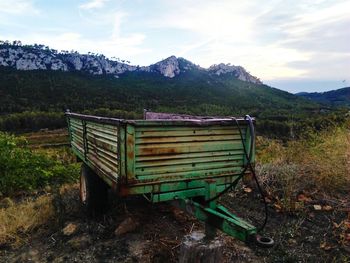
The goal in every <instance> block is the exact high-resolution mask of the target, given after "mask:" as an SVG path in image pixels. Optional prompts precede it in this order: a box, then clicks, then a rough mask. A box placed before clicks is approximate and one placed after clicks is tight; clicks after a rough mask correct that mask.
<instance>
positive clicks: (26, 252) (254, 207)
mask: <svg viewBox="0 0 350 263" xmlns="http://www.w3.org/2000/svg"><path fill="white" fill-rule="evenodd" d="M222 202H223V203H224V204H225V205H226V206H227V207H229V208H230V209H231V210H232V211H234V212H235V213H236V214H237V215H239V216H241V217H242V218H245V219H248V220H249V221H251V222H252V223H253V224H255V225H258V224H259V223H260V222H261V221H262V217H263V209H262V208H263V206H262V204H261V202H260V201H259V199H258V197H257V196H256V195H255V193H254V191H253V192H251V193H246V192H244V191H243V190H240V191H238V192H235V193H233V192H232V193H229V194H228V195H226V196H225V197H223V200H222ZM58 203H59V206H60V207H61V210H60V211H61V212H60V216H58V217H57V218H56V219H55V220H53V221H52V222H48V224H46V225H45V226H43V227H40V228H39V229H36V230H35V231H33V233H32V234H31V236H30V237H29V238H28V240H27V242H25V243H24V244H23V245H22V246H20V247H18V248H13V247H11V246H7V245H3V246H2V247H0V262H7V263H9V262H177V261H178V256H179V251H180V248H181V244H182V242H183V238H184V236H185V235H188V234H190V233H192V232H193V231H203V230H204V227H203V224H201V223H199V222H198V221H197V220H196V219H194V218H192V217H190V216H188V215H187V214H185V213H184V212H182V211H181V210H178V209H175V208H173V207H172V206H171V205H169V204H167V203H163V204H150V203H148V202H147V201H146V200H144V199H143V198H142V197H138V198H129V199H126V200H119V201H118V202H116V201H114V202H113V204H112V209H111V210H110V212H108V213H107V214H106V215H104V216H103V217H101V218H99V219H89V218H87V217H86V216H85V214H84V213H83V211H82V209H81V208H80V205H79V200H78V190H77V188H76V187H74V188H72V189H70V190H69V191H66V192H65V193H64V194H63V195H62V198H59V200H58ZM322 205H324V204H322ZM270 206H271V207H273V205H272V204H270ZM271 207H270V209H269V214H270V218H269V223H268V225H267V226H266V228H265V230H264V233H263V234H265V235H267V236H271V237H272V238H273V239H274V240H275V243H276V244H275V246H274V247H273V248H270V249H266V248H265V249H264V248H259V247H257V246H255V245H250V246H247V245H246V244H244V243H242V242H240V241H237V240H235V239H234V238H231V237H229V236H227V235H226V234H223V233H221V232H219V233H218V235H219V239H220V240H221V241H222V242H223V244H224V258H225V261H226V262H350V249H349V247H348V246H347V245H346V243H345V241H344V237H345V236H344V235H345V233H344V231H343V230H344V227H343V226H342V224H343V223H342V222H344V220H346V219H347V216H348V212H347V211H346V209H345V210H344V209H340V208H339V209H338V208H337V207H335V206H334V204H332V209H331V210H329V211H323V210H322V211H314V207H313V205H312V204H310V206H309V207H305V208H304V209H303V211H302V212H298V213H293V214H290V213H282V212H277V211H276V209H272V208H271ZM123 222H124V223H123ZM125 222H127V223H126V224H125ZM67 225H70V226H68V227H67ZM121 225H122V226H124V229H121V228H123V227H121ZM118 226H119V233H118V234H115V230H116V228H117V227H118ZM123 231H124V232H126V233H122V232H123Z"/></svg>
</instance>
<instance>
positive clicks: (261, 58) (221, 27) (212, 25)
mask: <svg viewBox="0 0 350 263" xmlns="http://www.w3.org/2000/svg"><path fill="white" fill-rule="evenodd" d="M179 1H180V2H179ZM179 1H176V3H168V4H167V6H166V11H165V12H163V14H162V15H160V16H159V17H156V18H154V19H153V21H151V26H153V27H155V28H163V29H176V30H182V31H186V32H190V34H192V35H193V36H194V37H193V40H192V41H187V43H186V45H180V46H179V53H180V54H181V55H182V56H185V57H189V58H191V59H195V62H196V63H199V64H201V65H202V66H209V65H210V64H213V63H217V62H226V63H228V62H231V63H232V64H236V65H237V64H241V65H242V66H244V67H246V68H247V69H248V70H250V71H251V72H252V74H255V75H257V76H259V77H261V78H262V79H263V80H271V79H276V78H291V77H296V78H297V77H303V78H304V77H307V76H308V77H310V78H311V77H312V78H315V77H317V72H319V74H323V73H324V71H326V69H327V67H329V63H327V61H329V62H330V61H334V60H333V58H334V57H335V56H336V55H338V56H337V60H336V63H338V64H337V65H339V66H338V68H343V69H344V68H346V66H347V65H348V63H347V62H346V61H347V60H346V59H345V55H347V54H349V49H350V45H348V40H349V39H350V18H349V17H350V16H349V15H350V11H349V10H350V2H349V1H332V2H330V1H322V0H321V1H313V2H307V1H281V0H267V1H265V2H264V4H263V5H261V2H260V1H240V2H237V1H226V0H224V1H215V3H214V2H212V1H201V2H200V5H199V4H198V2H196V1H184V0H182V1H181V0H179ZM321 56H322V57H324V58H325V59H318V58H319V57H321ZM311 61H314V63H311ZM316 61H317V62H318V63H320V64H317V63H316ZM321 69H324V70H321ZM338 70H339V69H338ZM334 73H335V72H334ZM328 75H331V74H328ZM339 75H345V72H344V70H343V71H342V72H340V73H339V74H337V76H339Z"/></svg>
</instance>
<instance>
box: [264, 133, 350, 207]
mask: <svg viewBox="0 0 350 263" xmlns="http://www.w3.org/2000/svg"><path fill="white" fill-rule="evenodd" d="M257 143H258V145H257V148H258V149H259V151H258V153H257V162H258V165H257V172H258V174H259V177H260V180H261V181H262V182H263V184H264V188H265V189H266V190H267V191H268V193H269V194H271V195H273V196H275V197H277V198H279V200H280V201H281V203H282V205H284V206H285V207H287V210H288V208H289V207H288V206H289V205H288V204H294V203H295V200H296V199H297V195H298V194H300V193H302V192H308V193H320V194H322V195H326V196H330V197H335V198H336V197H337V196H338V195H339V194H343V195H344V193H346V192H347V191H348V188H349V186H350V170H349V169H350V168H349V164H350V135H349V129H348V128H345V127H342V128H335V129H332V130H328V131H323V132H320V133H315V134H311V135H310V136H309V137H308V138H307V139H304V140H299V141H291V142H288V143H285V144H282V143H281V142H278V141H270V140H267V139H263V138H259V139H258V141H257Z"/></svg>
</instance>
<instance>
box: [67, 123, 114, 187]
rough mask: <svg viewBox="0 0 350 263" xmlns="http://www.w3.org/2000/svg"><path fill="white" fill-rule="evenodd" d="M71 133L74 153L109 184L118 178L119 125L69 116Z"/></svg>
mask: <svg viewBox="0 0 350 263" xmlns="http://www.w3.org/2000/svg"><path fill="white" fill-rule="evenodd" d="M68 123H69V134H70V138H71V146H72V149H73V151H74V153H75V154H76V155H77V156H78V157H79V158H80V159H81V160H82V161H84V162H85V163H86V164H88V165H89V166H90V167H91V168H92V169H93V170H95V171H96V172H97V173H98V174H99V175H100V176H101V177H103V179H104V180H105V181H106V182H107V183H108V184H109V185H113V184H115V183H116V181H117V179H118V170H119V148H118V134H119V133H118V127H117V126H115V125H111V124H103V123H97V122H93V121H88V120H84V119H78V118H73V117H69V118H68Z"/></svg>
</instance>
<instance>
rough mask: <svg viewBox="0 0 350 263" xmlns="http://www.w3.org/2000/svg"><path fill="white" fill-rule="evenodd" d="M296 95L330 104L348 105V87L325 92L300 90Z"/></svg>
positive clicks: (349, 97) (349, 91) (349, 104)
mask: <svg viewBox="0 0 350 263" xmlns="http://www.w3.org/2000/svg"><path fill="white" fill-rule="evenodd" d="M296 95H298V96H300V97H304V98H307V99H310V100H311V101H314V102H318V103H322V104H326V105H330V106H338V107H339V106H344V107H349V106H350V87H346V88H342V89H337V90H330V91H326V92H311V93H308V92H300V93H298V94H296Z"/></svg>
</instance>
